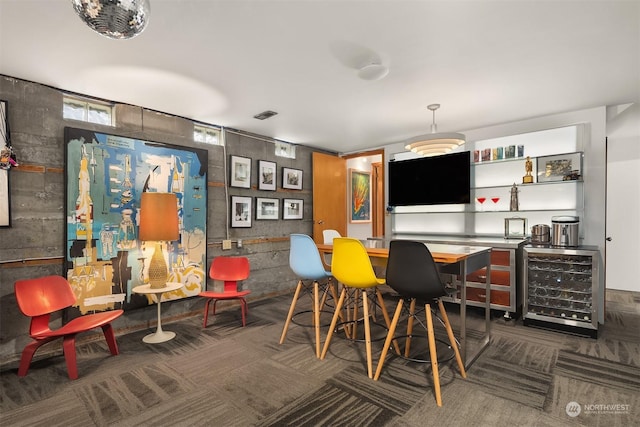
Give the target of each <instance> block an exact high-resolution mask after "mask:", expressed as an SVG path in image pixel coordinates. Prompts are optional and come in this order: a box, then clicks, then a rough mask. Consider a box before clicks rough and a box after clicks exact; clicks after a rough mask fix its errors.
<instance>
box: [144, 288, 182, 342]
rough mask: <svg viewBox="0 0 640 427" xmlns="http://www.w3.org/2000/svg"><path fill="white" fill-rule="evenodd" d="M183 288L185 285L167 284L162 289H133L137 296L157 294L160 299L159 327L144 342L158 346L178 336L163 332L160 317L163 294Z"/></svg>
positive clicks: (173, 333)
mask: <svg viewBox="0 0 640 427" xmlns="http://www.w3.org/2000/svg"><path fill="white" fill-rule="evenodd" d="M183 286H184V284H183V283H177V282H167V284H166V285H165V286H164V287H162V288H152V287H151V285H140V286H136V287H135V288H133V289H132V291H133V292H135V293H137V294H155V295H157V297H156V298H157V299H158V304H157V305H158V327H157V328H156V331H155V332H154V333H152V334H149V335H147V336H145V337H144V338H143V339H142V341H144V342H146V343H149V344H157V343H161V342H165V341H169V340H170V339H173V338H174V337H175V336H176V333H175V332H171V331H163V330H162V318H161V316H160V306H161V303H162V294H163V293H165V292H172V291H176V290H178V289H180V288H181V287H183Z"/></svg>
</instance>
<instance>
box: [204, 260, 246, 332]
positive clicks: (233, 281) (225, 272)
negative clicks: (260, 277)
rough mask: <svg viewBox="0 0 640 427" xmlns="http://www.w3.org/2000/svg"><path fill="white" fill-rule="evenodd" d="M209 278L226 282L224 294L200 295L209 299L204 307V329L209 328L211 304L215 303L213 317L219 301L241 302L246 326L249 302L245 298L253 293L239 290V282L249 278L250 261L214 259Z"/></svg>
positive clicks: (205, 292) (210, 293)
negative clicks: (231, 300) (208, 319)
mask: <svg viewBox="0 0 640 427" xmlns="http://www.w3.org/2000/svg"><path fill="white" fill-rule="evenodd" d="M209 277H210V278H212V279H213V280H220V281H223V282H224V290H223V291H222V292H215V291H202V292H200V293H199V294H198V295H200V296H201V297H204V298H207V303H206V304H205V306H204V320H203V322H202V327H203V328H206V327H207V318H208V316H209V304H210V303H211V301H213V315H214V316H215V314H216V304H217V303H218V301H219V300H230V299H237V300H240V309H241V311H242V326H246V324H247V323H246V315H247V311H248V308H247V301H246V300H245V299H244V297H245V296H247V295H249V294H250V293H251V291H249V290H244V291H239V290H238V281H240V280H245V279H247V278H248V277H249V259H248V258H246V257H227V256H219V257H217V258H214V259H213V261H212V262H211V267H210V268H209Z"/></svg>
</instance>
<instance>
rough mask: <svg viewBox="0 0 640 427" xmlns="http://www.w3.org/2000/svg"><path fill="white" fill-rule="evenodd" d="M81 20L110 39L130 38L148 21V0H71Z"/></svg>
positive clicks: (143, 27)
mask: <svg viewBox="0 0 640 427" xmlns="http://www.w3.org/2000/svg"><path fill="white" fill-rule="evenodd" d="M71 2H72V3H73V8H74V9H75V11H76V13H77V14H78V16H79V17H80V19H82V21H83V22H84V23H85V24H87V25H88V26H89V28H91V29H92V30H94V31H95V32H97V33H98V34H101V35H103V36H105V37H109V38H110V39H130V38H133V37H135V36H137V35H138V34H140V33H141V32H143V31H144V29H145V28H146V27H147V24H148V23H149V11H150V7H149V0H71Z"/></svg>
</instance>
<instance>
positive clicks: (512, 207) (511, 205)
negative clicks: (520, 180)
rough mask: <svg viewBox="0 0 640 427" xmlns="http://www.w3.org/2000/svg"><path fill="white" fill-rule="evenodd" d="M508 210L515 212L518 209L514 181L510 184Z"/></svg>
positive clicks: (516, 190)
mask: <svg viewBox="0 0 640 427" xmlns="http://www.w3.org/2000/svg"><path fill="white" fill-rule="evenodd" d="M509 210H510V211H512V212H517V211H518V210H520V205H519V202H518V187H517V186H516V183H515V182H514V183H513V186H511V201H510V203H509Z"/></svg>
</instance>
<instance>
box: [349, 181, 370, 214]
mask: <svg viewBox="0 0 640 427" xmlns="http://www.w3.org/2000/svg"><path fill="white" fill-rule="evenodd" d="M349 210H350V214H349V222H353V223H358V222H371V172H366V171H359V170H356V169H349Z"/></svg>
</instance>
